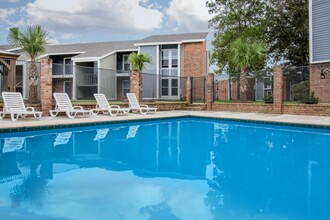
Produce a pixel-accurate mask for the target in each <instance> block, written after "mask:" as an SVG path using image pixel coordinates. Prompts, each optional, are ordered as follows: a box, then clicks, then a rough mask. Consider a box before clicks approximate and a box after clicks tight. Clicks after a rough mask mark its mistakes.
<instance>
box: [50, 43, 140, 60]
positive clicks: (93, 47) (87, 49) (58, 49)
mask: <svg viewBox="0 0 330 220" xmlns="http://www.w3.org/2000/svg"><path fill="white" fill-rule="evenodd" d="M135 42H136V41H112V42H98V43H82V44H60V45H48V46H47V54H64V53H66V54H68V53H72V54H75V53H77V54H79V55H77V56H75V57H74V58H87V57H98V58H100V57H103V56H105V55H107V54H110V53H113V52H116V51H123V50H124V51H125V50H137V47H135V46H134V43H135Z"/></svg>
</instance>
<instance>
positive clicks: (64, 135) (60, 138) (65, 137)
mask: <svg viewBox="0 0 330 220" xmlns="http://www.w3.org/2000/svg"><path fill="white" fill-rule="evenodd" d="M71 136H72V132H61V133H58V134H57V135H56V138H55V141H54V146H57V145H64V144H67V143H68V142H69V141H70V138H71Z"/></svg>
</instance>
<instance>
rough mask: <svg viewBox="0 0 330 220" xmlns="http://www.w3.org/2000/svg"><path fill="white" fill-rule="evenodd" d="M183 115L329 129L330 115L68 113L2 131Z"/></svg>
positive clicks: (5, 124)
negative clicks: (86, 115) (91, 114)
mask: <svg viewBox="0 0 330 220" xmlns="http://www.w3.org/2000/svg"><path fill="white" fill-rule="evenodd" d="M184 116H197V117H209V118H223V119H234V120H235V119H236V120H248V121H261V122H274V123H286V124H300V125H309V126H322V127H323V126H324V127H329V128H330V117H326V116H305V115H275V114H261V113H239V112H216V111H212V112H209V111H163V112H156V113H152V114H148V115H141V114H132V113H130V114H128V115H122V116H119V115H118V116H115V117H111V116H108V115H97V116H91V117H80V116H77V117H76V118H75V119H69V118H67V117H65V116H59V117H56V118H51V117H42V118H41V119H34V118H28V119H19V120H18V121H16V122H13V121H11V120H10V119H9V118H6V119H3V120H0V129H1V130H2V131H3V132H8V131H9V132H10V131H11V129H13V131H14V130H16V129H23V130H24V129H25V128H26V129H29V128H31V129H33V128H34V127H35V128H40V127H49V126H50V127H52V126H61V125H62V126H63V127H65V126H66V125H68V126H74V125H75V124H77V125H78V124H83V125H88V124H94V123H107V122H109V123H111V122H116V121H136V120H145V119H149V120H150V119H161V118H173V117H184Z"/></svg>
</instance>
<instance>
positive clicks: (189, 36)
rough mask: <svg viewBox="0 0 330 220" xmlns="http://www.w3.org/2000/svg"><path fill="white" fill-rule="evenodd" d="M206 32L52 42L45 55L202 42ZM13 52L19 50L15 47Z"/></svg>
mask: <svg viewBox="0 0 330 220" xmlns="http://www.w3.org/2000/svg"><path fill="white" fill-rule="evenodd" d="M207 34H208V33H207V32H202V33H185V34H169V35H152V36H150V37H147V38H144V39H143V40H135V41H111V42H96V43H78V44H53V45H47V46H46V49H47V52H46V54H45V55H55V54H58V55H60V54H71V55H74V54H77V55H76V56H74V59H79V58H98V59H99V58H102V57H105V56H107V55H110V54H112V53H114V52H117V51H136V50H137V49H138V48H137V47H138V46H139V45H144V44H147V45H148V44H149V45H155V44H157V43H164V44H171V43H184V42H202V41H205V39H206V37H207ZM13 49H15V48H13V47H12V46H10V45H0V50H4V51H10V50H13ZM16 49H17V50H15V52H18V53H19V52H20V51H19V48H16ZM12 52H13V51H12ZM26 58H27V56H25V55H24V54H22V55H21V57H20V59H26Z"/></svg>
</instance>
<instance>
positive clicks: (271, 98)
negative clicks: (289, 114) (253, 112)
mask: <svg viewBox="0 0 330 220" xmlns="http://www.w3.org/2000/svg"><path fill="white" fill-rule="evenodd" d="M264 101H265V103H273V95H271V94H267V95H266V96H265V97H264Z"/></svg>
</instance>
